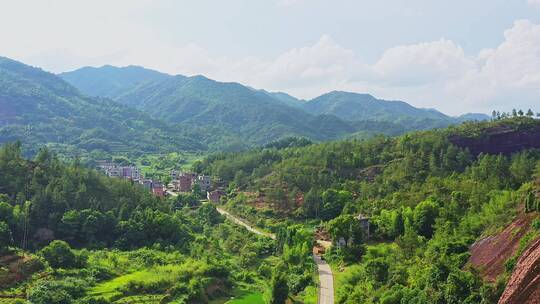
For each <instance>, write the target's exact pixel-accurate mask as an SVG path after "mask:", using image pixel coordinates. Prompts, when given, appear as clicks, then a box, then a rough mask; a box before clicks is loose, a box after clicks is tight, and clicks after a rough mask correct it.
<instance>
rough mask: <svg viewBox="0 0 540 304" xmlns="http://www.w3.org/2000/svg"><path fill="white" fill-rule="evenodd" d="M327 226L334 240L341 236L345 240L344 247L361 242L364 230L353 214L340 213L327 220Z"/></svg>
mask: <svg viewBox="0 0 540 304" xmlns="http://www.w3.org/2000/svg"><path fill="white" fill-rule="evenodd" d="M327 227H328V233H330V235H331V236H332V239H333V240H334V242H337V241H338V240H340V239H341V238H343V239H344V240H345V242H347V244H346V245H345V247H347V246H348V245H359V244H362V241H363V233H364V232H363V231H362V227H361V226H360V221H359V220H358V219H356V218H355V217H354V216H353V215H350V214H345V215H340V216H338V217H336V218H335V219H333V220H331V221H330V222H328V224H327ZM349 243H350V244H349Z"/></svg>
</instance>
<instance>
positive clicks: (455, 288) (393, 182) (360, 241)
mask: <svg viewBox="0 0 540 304" xmlns="http://www.w3.org/2000/svg"><path fill="white" fill-rule="evenodd" d="M539 138H540V120H537V119H533V118H532V117H531V115H529V117H525V116H523V115H522V116H521V117H517V115H516V117H514V118H511V119H502V120H497V121H493V122H482V123H478V122H475V123H465V124H462V125H459V126H453V127H450V128H448V129H440V130H430V131H422V132H413V133H409V134H406V135H403V136H400V137H396V138H390V137H388V138H386V137H377V138H373V139H371V140H367V141H354V140H351V141H337V142H329V143H320V144H311V145H310V144H309V143H302V144H300V145H294V144H293V145H275V146H273V145H270V146H269V148H266V149H257V150H253V151H249V152H245V153H235V154H232V153H221V154H215V155H212V156H209V157H208V158H207V159H205V160H204V161H203V162H202V163H199V164H197V166H196V168H197V170H199V171H202V172H207V173H208V174H213V175H216V176H218V177H219V178H221V179H222V180H224V181H226V182H228V185H229V191H230V195H229V197H228V202H227V204H226V207H228V208H229V210H231V212H235V213H237V214H240V215H241V216H242V217H244V218H248V219H249V220H251V221H252V222H256V223H258V224H259V225H260V226H261V227H263V228H264V227H266V228H267V229H272V227H273V225H275V224H276V223H282V222H283V221H284V220H286V219H287V220H289V221H291V222H300V223H309V224H312V225H319V229H322V230H323V231H325V232H326V233H327V235H328V237H329V241H333V246H332V247H331V248H330V249H329V250H327V251H326V253H325V259H326V260H327V261H330V262H331V263H332V264H334V265H335V267H334V268H333V269H334V270H335V271H336V272H341V273H339V274H335V275H334V277H335V278H337V281H336V282H335V284H334V285H335V286H336V288H337V290H336V303H344V304H356V303H430V302H434V303H441V304H453V303H497V301H498V299H499V298H500V297H501V294H503V290H505V285H506V283H507V282H508V278H509V277H510V275H511V274H512V273H513V274H512V277H513V278H514V281H513V282H520V283H519V284H520V285H519V286H517V285H514V286H513V285H509V286H508V287H507V291H505V294H506V296H505V298H509V297H512V298H514V299H516V298H518V299H519V300H518V301H516V300H514V301H511V302H508V303H533V302H534V301H532V300H535V299H537V298H535V295H537V294H538V292H540V289H539V288H538V286H536V285H535V286H533V285H531V284H530V282H531V280H537V279H538V278H540V272H539V271H538V265H539V263H540V260H539V259H538V256H539V252H540V249H538V243H539V242H540V241H538V240H539V239H540V214H539V212H538V211H540V150H539V148H540V141H539ZM274 147H275V148H274ZM501 153H503V154H501ZM359 215H362V216H361V217H359ZM359 218H362V219H368V220H369V221H370V223H371V226H370V228H369V230H366V228H365V227H363V228H362V227H361V225H360V224H359V223H360V220H359ZM321 221H322V222H323V224H319V223H321ZM309 224H308V225H309ZM368 233H369V234H368ZM319 235H324V233H321V234H319ZM341 239H342V240H344V242H341V244H340V245H338V243H339V242H338V241H339V240H341ZM368 240H369V242H368ZM473 244H474V245H473ZM526 249H527V251H525V250H526ZM524 252H526V254H525V253H524ZM522 254H523V255H526V256H525V258H526V260H522V259H521V258H520V256H521V255H522ZM340 269H341V270H340ZM533 292H534V293H533ZM504 303H506V302H504Z"/></svg>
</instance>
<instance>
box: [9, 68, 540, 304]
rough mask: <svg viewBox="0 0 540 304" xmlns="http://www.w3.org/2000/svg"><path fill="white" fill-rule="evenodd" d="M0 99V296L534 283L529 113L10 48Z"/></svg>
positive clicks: (287, 294)
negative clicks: (448, 106) (62, 66)
mask: <svg viewBox="0 0 540 304" xmlns="http://www.w3.org/2000/svg"><path fill="white" fill-rule="evenodd" d="M0 105H2V108H1V111H2V112H1V115H0V117H3V118H2V121H1V125H0V142H1V143H3V145H2V148H1V149H0V172H1V174H0V245H1V246H0V251H1V252H0V253H1V256H2V258H1V259H0V267H1V269H0V284H2V285H1V291H0V303H24V302H25V301H28V302H29V303H32V304H42V303H43V304H45V303H78V304H96V303H97V304H104V303H186V304H189V303H193V304H194V303H212V304H225V303H227V304H235V303H237V304H238V303H254V304H258V303H261V304H262V303H275V304H283V303H291V304H292V303H306V304H310V303H311V304H314V303H325V304H328V303H340V304H357V303H386V304H388V303H427V302H429V301H431V300H433V301H435V302H437V303H444V304H446V303H448V304H451V303H521V302H524V303H534V301H533V299H534V297H535V295H536V293H537V292H538V291H537V289H536V287H535V286H534V284H529V283H528V282H529V281H532V282H535V281H536V280H537V279H538V273H537V272H536V271H535V270H534V269H535V266H534V265H536V264H537V256H538V255H537V252H536V251H537V250H536V249H537V248H536V247H537V246H536V243H537V240H538V238H539V237H540V233H539V231H540V230H538V229H539V227H540V224H539V223H540V218H539V216H538V211H539V209H540V208H539V206H540V203H539V202H540V200H539V197H540V194H539V193H540V186H539V185H540V154H539V151H538V149H539V148H540V146H538V140H537V139H538V138H539V136H540V121H539V120H538V119H537V118H536V117H535V114H534V112H532V110H531V111H527V113H526V112H524V111H521V110H520V111H519V112H518V111H515V113H503V114H500V113H496V112H495V113H494V114H493V116H492V117H491V118H489V117H487V116H482V115H472V114H471V115H465V116H463V117H450V116H447V115H445V114H443V113H440V112H438V111H436V110H426V109H420V108H415V107H413V106H411V105H408V104H407V103H405V102H400V101H385V100H379V99H377V98H375V97H373V96H371V95H368V94H357V93H350V92H343V91H334V92H330V93H327V94H323V95H321V96H320V97H317V98H314V99H312V100H307V101H305V100H299V99H296V98H294V97H292V96H290V95H287V94H285V93H271V92H268V91H264V90H256V89H253V88H250V87H247V86H244V85H241V84H239V83H224V82H218V81H214V80H211V79H209V78H206V77H203V76H189V77H188V76H182V75H176V76H172V75H168V74H164V73H159V72H156V71H152V70H148V69H144V68H140V67H134V66H131V67H126V68H117V67H113V66H105V67H102V68H84V69H81V70H77V71H74V72H71V73H64V74H61V75H60V76H57V75H54V74H51V73H47V72H44V71H42V70H40V69H38V68H34V67H30V66H27V65H24V64H22V63H19V62H16V61H13V60H10V59H7V58H3V59H2V60H0ZM471 118H473V120H470V119H471ZM509 282H510V283H509ZM516 286H518V287H516ZM521 290H524V291H523V292H521ZM499 299H501V300H499Z"/></svg>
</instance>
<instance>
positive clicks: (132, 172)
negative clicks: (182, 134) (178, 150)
mask: <svg viewBox="0 0 540 304" xmlns="http://www.w3.org/2000/svg"><path fill="white" fill-rule="evenodd" d="M98 167H99V168H100V169H101V170H102V171H103V172H104V173H105V175H107V176H109V177H116V178H125V179H129V180H132V181H134V182H136V183H139V184H141V185H142V186H143V187H144V188H145V189H148V190H149V191H150V192H152V193H153V194H154V195H156V196H158V197H164V196H165V195H166V193H167V191H166V189H167V188H166V186H167V185H164V184H163V183H162V182H160V181H155V180H152V179H145V178H144V177H143V175H142V174H141V171H140V169H139V168H137V167H136V166H132V165H128V166H124V165H118V164H114V163H111V162H107V161H101V162H99V163H98ZM171 178H172V182H171V185H172V190H173V191H175V192H191V191H192V190H193V188H194V187H195V186H196V185H197V186H198V188H199V189H200V191H202V192H206V197H207V199H208V200H209V201H211V202H216V203H217V202H219V201H220V199H221V197H222V196H224V195H225V191H223V190H222V189H221V188H218V187H216V185H214V183H213V182H212V178H211V177H210V176H208V175H203V174H196V173H192V172H179V171H176V170H172V171H171Z"/></svg>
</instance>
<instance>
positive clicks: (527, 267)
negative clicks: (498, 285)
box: [499, 239, 540, 304]
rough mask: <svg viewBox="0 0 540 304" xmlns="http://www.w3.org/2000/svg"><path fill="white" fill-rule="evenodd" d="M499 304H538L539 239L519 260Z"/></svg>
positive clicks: (539, 302) (539, 284)
mask: <svg viewBox="0 0 540 304" xmlns="http://www.w3.org/2000/svg"><path fill="white" fill-rule="evenodd" d="M499 304H540V239H537V240H536V241H535V242H534V243H533V244H532V245H531V246H530V247H529V248H527V250H525V252H524V253H523V254H522V255H521V257H520V258H519V260H518V262H517V264H516V267H515V269H514V272H513V273H512V276H511V277H510V280H509V281H508V284H507V285H506V289H505V290H504V292H503V294H502V296H501V298H500V299H499Z"/></svg>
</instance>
